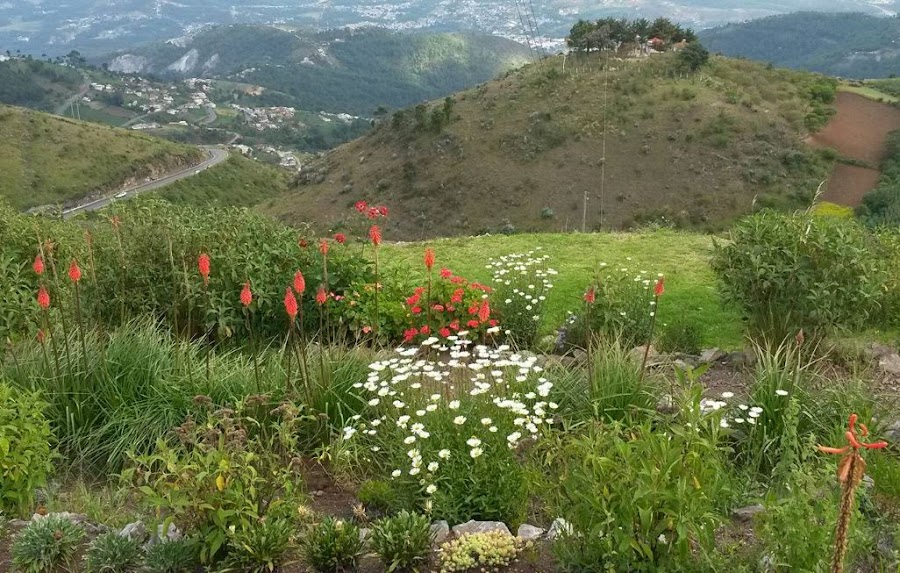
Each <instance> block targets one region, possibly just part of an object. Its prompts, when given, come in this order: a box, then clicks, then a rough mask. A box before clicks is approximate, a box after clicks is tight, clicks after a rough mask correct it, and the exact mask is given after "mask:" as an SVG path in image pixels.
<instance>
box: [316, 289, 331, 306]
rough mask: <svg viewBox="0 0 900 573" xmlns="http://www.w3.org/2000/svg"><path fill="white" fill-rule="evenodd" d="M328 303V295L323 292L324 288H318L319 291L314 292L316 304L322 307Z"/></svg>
mask: <svg viewBox="0 0 900 573" xmlns="http://www.w3.org/2000/svg"><path fill="white" fill-rule="evenodd" d="M326 302H328V294H327V293H326V292H325V287H324V286H320V287H319V290H317V291H316V304H318V305H319V306H322V305H323V304H325V303H326Z"/></svg>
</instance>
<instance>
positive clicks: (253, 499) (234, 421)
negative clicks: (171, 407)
mask: <svg viewBox="0 0 900 573" xmlns="http://www.w3.org/2000/svg"><path fill="white" fill-rule="evenodd" d="M198 399H199V400H200V401H206V400H208V398H205V397H198ZM302 419H303V417H302V416H300V412H299V410H298V408H297V407H295V406H294V405H293V404H291V403H288V402H285V403H282V404H281V405H278V406H277V407H274V408H273V405H272V404H269V403H267V401H266V397H265V396H261V397H259V396H257V397H253V396H251V397H250V398H248V399H247V401H246V402H245V403H243V404H239V405H238V406H237V407H236V409H235V410H231V409H227V408H222V409H219V410H216V411H214V412H210V413H209V414H208V416H207V419H206V421H205V422H204V423H202V424H197V423H196V422H194V420H193V419H191V418H188V419H187V420H186V421H185V422H184V424H182V425H181V426H180V427H178V428H177V429H176V430H175V434H176V435H177V437H178V439H179V444H178V445H171V444H169V443H167V442H166V441H164V440H160V441H159V442H158V443H157V448H156V452H154V453H153V454H150V455H145V456H134V457H133V463H134V467H131V468H128V469H127V470H126V471H125V472H123V477H124V479H125V480H126V481H131V482H133V483H134V484H135V486H137V492H139V493H140V494H141V496H142V497H143V501H144V502H145V503H147V504H148V505H150V506H152V507H153V508H154V509H155V510H156V511H158V512H159V511H162V512H164V514H165V515H166V519H167V520H169V521H171V522H174V523H176V524H177V525H178V526H179V527H180V528H182V529H183V530H185V531H194V532H196V534H197V536H198V539H199V556H200V560H201V562H204V563H209V562H213V561H214V560H215V559H216V557H217V556H218V555H219V553H220V551H221V550H222V549H223V548H224V546H225V544H226V542H227V540H228V535H229V532H230V531H231V530H232V527H233V528H234V529H235V531H240V532H241V534H242V535H243V534H245V533H246V534H247V535H250V534H249V533H247V531H248V530H249V529H250V528H251V527H253V526H254V524H255V523H257V522H258V521H259V520H260V519H262V518H266V519H269V520H277V519H278V518H282V517H287V516H289V515H292V514H293V512H294V511H295V509H296V507H297V505H298V502H299V500H300V495H299V486H300V483H301V476H300V475H299V470H300V468H299V464H295V463H294V460H293V459H292V456H293V451H294V446H295V445H296V439H297V438H296V435H295V431H296V429H297V427H298V424H299V423H300V421H301V420H302ZM264 533H266V532H264Z"/></svg>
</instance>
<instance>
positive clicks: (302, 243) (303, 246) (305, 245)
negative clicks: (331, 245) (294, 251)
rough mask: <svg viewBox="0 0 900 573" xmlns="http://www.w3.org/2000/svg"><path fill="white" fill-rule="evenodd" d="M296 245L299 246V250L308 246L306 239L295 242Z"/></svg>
mask: <svg viewBox="0 0 900 573" xmlns="http://www.w3.org/2000/svg"><path fill="white" fill-rule="evenodd" d="M297 244H298V245H300V248H301V249H305V248H306V247H308V246H309V241H307V240H306V239H299V240H298V241H297Z"/></svg>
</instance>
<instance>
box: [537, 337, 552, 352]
mask: <svg viewBox="0 0 900 573" xmlns="http://www.w3.org/2000/svg"><path fill="white" fill-rule="evenodd" d="M537 347H538V348H539V349H540V351H541V352H546V353H551V352H554V351H556V337H555V336H553V335H552V334H548V335H546V336H542V337H541V339H540V341H538V345H537Z"/></svg>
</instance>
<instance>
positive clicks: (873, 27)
mask: <svg viewBox="0 0 900 573" xmlns="http://www.w3.org/2000/svg"><path fill="white" fill-rule="evenodd" d="M898 36H900V19H897V18H880V17H877V16H869V15H865V14H848V13H844V14H835V13H824V12H798V13H795V14H786V15H782V16H771V17H768V18H762V19H759V20H751V21H749V22H743V23H740V24H728V25H726V26H722V27H720V28H713V29H711V30H704V31H703V32H701V33H700V39H701V41H702V42H703V43H704V44H705V45H706V46H707V47H708V48H709V49H710V50H712V51H716V52H721V53H723V54H725V55H727V56H742V57H746V58H751V59H754V60H759V61H762V62H772V63H773V64H775V65H777V66H785V67H789V68H798V69H805V70H812V71H816V72H821V73H825V74H828V75H833V76H843V77H852V78H878V77H887V76H888V75H890V74H894V73H896V72H897V70H898V66H900V46H897V44H896V39H897V37H898Z"/></svg>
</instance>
